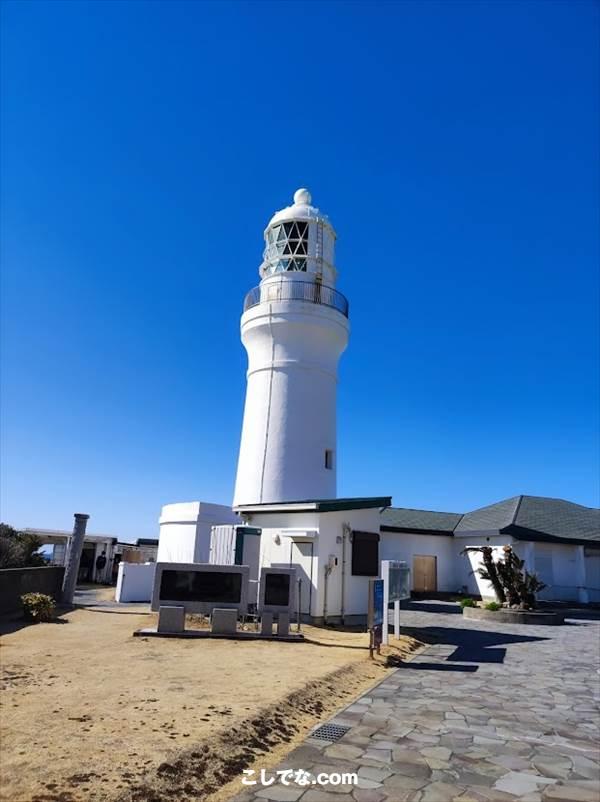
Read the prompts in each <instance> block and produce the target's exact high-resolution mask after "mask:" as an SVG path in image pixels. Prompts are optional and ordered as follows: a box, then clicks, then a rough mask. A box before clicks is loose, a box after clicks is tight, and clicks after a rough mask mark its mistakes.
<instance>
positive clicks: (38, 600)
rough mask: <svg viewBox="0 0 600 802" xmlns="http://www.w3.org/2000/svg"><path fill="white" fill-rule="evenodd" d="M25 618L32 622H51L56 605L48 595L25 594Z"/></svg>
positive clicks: (22, 599) (22, 598)
mask: <svg viewBox="0 0 600 802" xmlns="http://www.w3.org/2000/svg"><path fill="white" fill-rule="evenodd" d="M21 601H22V602H23V612H24V614H25V618H28V619H29V620H30V621H35V622H36V623H38V622H39V621H51V620H52V618H53V617H54V608H55V607H56V604H55V602H54V599H53V598H52V596H48V595H47V594H46V593H25V594H24V595H23V596H21Z"/></svg>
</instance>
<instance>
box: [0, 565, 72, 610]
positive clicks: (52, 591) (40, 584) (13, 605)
mask: <svg viewBox="0 0 600 802" xmlns="http://www.w3.org/2000/svg"><path fill="white" fill-rule="evenodd" d="M64 573H65V569H64V567H63V566H58V565H52V566H48V567H41V568H2V569H0V613H12V612H15V611H16V610H20V609H21V596H22V595H23V594H24V593H47V594H48V595H49V596H53V597H54V598H55V599H57V600H58V598H59V597H60V592H61V589H62V583H63V577H64Z"/></svg>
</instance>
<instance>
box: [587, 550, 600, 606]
mask: <svg viewBox="0 0 600 802" xmlns="http://www.w3.org/2000/svg"><path fill="white" fill-rule="evenodd" d="M584 560H585V588H586V596H587V600H588V601H590V602H600V549H589V548H586V549H585V551H584Z"/></svg>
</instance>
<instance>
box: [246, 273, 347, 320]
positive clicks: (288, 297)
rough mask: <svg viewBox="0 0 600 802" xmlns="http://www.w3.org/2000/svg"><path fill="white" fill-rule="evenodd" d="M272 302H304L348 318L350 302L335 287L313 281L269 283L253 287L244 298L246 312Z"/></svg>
mask: <svg viewBox="0 0 600 802" xmlns="http://www.w3.org/2000/svg"><path fill="white" fill-rule="evenodd" d="M270 301H304V302H307V303H312V304H321V305H322V306H329V307H331V308H332V309H337V311H338V312H341V314H342V315H344V317H348V300H347V298H346V297H345V296H344V295H342V293H341V292H338V291H337V290H334V289H333V287H326V286H325V285H323V284H318V283H316V282H313V281H289V280H285V281H284V280H283V279H282V280H281V281H279V282H268V283H266V284H261V285H259V286H258V287H253V288H252V289H251V290H250V292H249V293H248V294H247V295H246V297H245V298H244V312H246V311H247V310H248V309H251V308H252V307H253V306H257V305H258V304H260V303H269V302H270Z"/></svg>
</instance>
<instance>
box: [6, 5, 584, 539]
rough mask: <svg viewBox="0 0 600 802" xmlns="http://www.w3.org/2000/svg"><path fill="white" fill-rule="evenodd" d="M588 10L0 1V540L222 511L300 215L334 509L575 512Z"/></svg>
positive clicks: (141, 528)
mask: <svg viewBox="0 0 600 802" xmlns="http://www.w3.org/2000/svg"><path fill="white" fill-rule="evenodd" d="M598 33H599V7H598V5H597V4H595V3H593V2H506V3H504V2H480V3H475V2H465V3H460V2H444V3H433V2H420V3H409V2H402V3H378V2H369V3H347V2H332V3H324V2H305V3H295V2H276V3H262V2H252V3H244V2H239V3H228V2H219V3H210V2H182V3H178V2H143V1H140V2H133V3H128V2H89V3H86V2H77V0H73V1H72V2H66V3H63V2H60V1H59V0H53V1H52V2H48V3H38V2H31V1H30V2H27V3H24V2H16V3H15V2H5V3H3V7H2V65H1V66H2V94H3V101H2V131H1V134H2V143H1V144H2V269H3V277H2V278H3V284H2V290H3V291H2V304H3V305H2V315H3V317H2V325H3V329H2V457H3V466H2V467H3V470H2V519H3V520H5V521H8V522H10V523H13V524H14V525H18V526H40V527H58V528H69V527H70V526H71V523H72V513H73V512H75V511H81V512H88V513H89V514H90V515H91V520H90V523H89V527H88V528H89V529H90V531H97V532H108V533H111V534H115V535H118V536H120V537H125V538H127V539H133V538H135V537H139V536H156V533H157V519H158V515H159V511H160V507H161V505H162V504H165V503H169V502H174V501H185V500H193V499H202V500H207V501H215V502H222V503H228V502H230V501H231V497H232V493H233V482H234V477H235V468H236V460H237V448H238V443H239V434H240V428H241V419H242V408H243V399H244V389H245V375H244V374H245V353H244V351H243V348H242V346H241V343H240V340H239V316H240V311H241V304H242V298H243V296H244V294H245V292H246V291H247V290H248V289H250V288H251V287H252V286H254V285H255V284H256V283H258V274H257V269H258V265H259V263H260V258H261V250H262V231H263V228H264V226H265V224H266V223H267V221H268V219H269V218H270V216H271V214H272V213H273V211H275V210H276V209H279V208H282V207H283V206H285V205H287V204H288V203H289V201H290V199H291V195H292V193H293V191H294V190H295V189H296V188H297V187H299V186H308V187H309V188H310V189H311V191H312V194H313V199H314V202H315V204H316V205H318V206H320V207H321V208H322V209H323V210H324V211H326V212H327V213H328V214H329V215H330V217H331V218H332V221H333V223H334V225H335V226H336V229H337V231H338V236H339V240H338V249H337V257H338V267H339V270H340V278H339V289H340V290H341V291H342V292H344V294H346V295H347V297H348V298H349V300H350V305H351V325H352V334H351V340H350V345H349V348H348V351H347V352H346V354H345V355H344V357H343V359H342V363H341V370H340V384H339V396H338V409H339V430H338V438H339V443H338V452H339V463H338V464H339V472H338V492H339V495H347V496H352V495H381V494H392V495H393V499H394V503H395V504H396V505H397V506H408V507H423V508H427V509H438V510H451V511H464V510H467V509H472V508H474V507H477V506H481V505H484V504H487V503H491V502H494V501H497V500H500V499H502V498H505V497H507V496H511V495H515V494H518V493H529V494H534V495H548V496H557V497H562V498H567V499H570V500H573V501H576V502H579V503H582V504H588V505H595V504H597V503H598V407H599V404H598V400H599V399H598V356H599V355H598V274H597V267H598V261H599V239H598V212H599V209H598V207H599V198H598V177H599V169H598V168H599V164H598V161H599V159H598V141H599V135H600V132H599V130H598V120H599V115H598V110H599V109H598V105H599V104H598V94H599V92H598V70H597V64H598Z"/></svg>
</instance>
